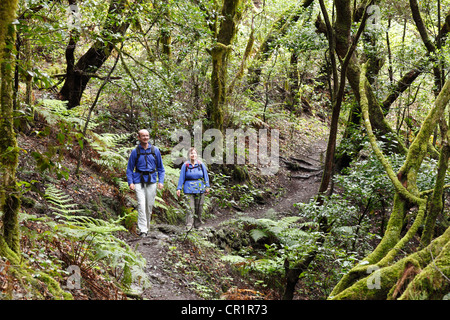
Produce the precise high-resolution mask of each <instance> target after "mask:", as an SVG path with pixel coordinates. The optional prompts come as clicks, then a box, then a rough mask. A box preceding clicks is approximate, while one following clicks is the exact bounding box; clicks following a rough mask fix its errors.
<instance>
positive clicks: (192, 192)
mask: <svg viewBox="0 0 450 320" xmlns="http://www.w3.org/2000/svg"><path fill="white" fill-rule="evenodd" d="M188 159H189V161H186V163H184V164H183V166H182V167H181V172H180V178H179V179H178V187H177V196H178V197H180V195H181V189H183V192H184V193H185V194H186V195H187V196H188V199H189V206H190V208H191V210H190V212H188V213H187V214H186V228H187V229H192V228H193V227H194V228H199V227H200V224H202V223H203V222H202V211H203V201H204V200H205V193H206V194H207V193H209V177H208V172H207V169H206V166H205V165H204V164H203V163H202V162H201V161H200V160H197V150H196V149H195V148H190V149H189V151H188ZM200 229H201V228H200Z"/></svg>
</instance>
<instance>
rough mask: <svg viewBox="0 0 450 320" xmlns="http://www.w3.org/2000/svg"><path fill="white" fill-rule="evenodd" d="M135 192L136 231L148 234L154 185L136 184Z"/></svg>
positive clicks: (153, 201) (154, 194) (153, 200)
mask: <svg viewBox="0 0 450 320" xmlns="http://www.w3.org/2000/svg"><path fill="white" fill-rule="evenodd" d="M135 191H136V199H137V202H138V219H137V225H138V229H139V232H148V228H149V226H150V220H151V218H152V209H153V205H154V204H155V197H156V183H151V184H145V185H142V184H141V183H137V184H136V185H135Z"/></svg>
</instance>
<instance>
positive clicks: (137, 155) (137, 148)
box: [134, 145, 141, 168]
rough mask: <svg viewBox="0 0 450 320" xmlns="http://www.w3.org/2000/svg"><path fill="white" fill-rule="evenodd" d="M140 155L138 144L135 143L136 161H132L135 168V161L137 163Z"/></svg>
mask: <svg viewBox="0 0 450 320" xmlns="http://www.w3.org/2000/svg"><path fill="white" fill-rule="evenodd" d="M140 156H141V148H139V145H137V146H136V161H135V162H134V168H137V163H138V160H139V157H140Z"/></svg>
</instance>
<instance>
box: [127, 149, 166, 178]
mask: <svg viewBox="0 0 450 320" xmlns="http://www.w3.org/2000/svg"><path fill="white" fill-rule="evenodd" d="M139 148H140V152H141V155H140V156H139V159H138V162H137V164H136V169H137V170H136V171H135V170H134V169H135V163H136V158H137V152H136V148H134V149H133V150H132V151H131V154H130V158H129V159H128V166H127V181H128V184H129V185H130V184H132V183H134V184H136V183H140V182H141V173H140V172H138V170H139V171H142V172H152V171H155V162H156V164H157V167H158V169H157V170H156V171H155V172H154V173H152V174H144V175H143V179H144V181H145V182H150V183H156V178H157V177H156V174H158V178H159V181H158V182H159V183H162V184H164V176H165V170H164V165H163V162H162V158H161V152H160V151H159V149H158V148H157V147H154V148H155V156H153V155H152V154H151V153H150V151H151V145H150V144H149V145H148V148H147V149H144V148H143V147H142V146H141V145H139ZM149 178H150V181H148V179H149Z"/></svg>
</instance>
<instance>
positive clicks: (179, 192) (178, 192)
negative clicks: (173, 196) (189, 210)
mask: <svg viewBox="0 0 450 320" xmlns="http://www.w3.org/2000/svg"><path fill="white" fill-rule="evenodd" d="M177 196H178V198H179V197H180V196H181V190H177Z"/></svg>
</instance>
